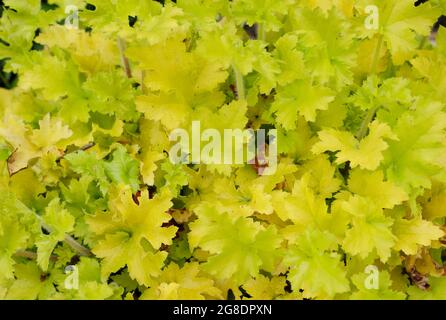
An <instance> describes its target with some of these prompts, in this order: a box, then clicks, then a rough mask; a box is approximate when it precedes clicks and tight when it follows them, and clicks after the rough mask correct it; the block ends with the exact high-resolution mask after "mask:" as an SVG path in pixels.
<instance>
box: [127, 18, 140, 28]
mask: <svg viewBox="0 0 446 320" xmlns="http://www.w3.org/2000/svg"><path fill="white" fill-rule="evenodd" d="M137 21H138V17H137V16H134V17H132V16H129V26H130V27H132V28H133V26H134V25H135V23H136V22H137Z"/></svg>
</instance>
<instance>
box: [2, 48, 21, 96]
mask: <svg viewBox="0 0 446 320" xmlns="http://www.w3.org/2000/svg"><path fill="white" fill-rule="evenodd" d="M0 41H1V40H0ZM2 42H4V41H2ZM6 60H7V59H3V60H0V88H5V89H12V88H14V87H15V86H16V84H17V80H18V75H17V74H16V73H14V72H5V71H4V70H3V69H4V66H5V63H6Z"/></svg>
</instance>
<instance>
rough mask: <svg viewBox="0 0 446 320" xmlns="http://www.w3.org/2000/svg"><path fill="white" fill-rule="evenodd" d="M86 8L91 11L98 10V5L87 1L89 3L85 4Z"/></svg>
mask: <svg viewBox="0 0 446 320" xmlns="http://www.w3.org/2000/svg"><path fill="white" fill-rule="evenodd" d="M85 9H87V10H89V11H95V10H96V6H95V5H93V4H91V3H87V5H86V6H85Z"/></svg>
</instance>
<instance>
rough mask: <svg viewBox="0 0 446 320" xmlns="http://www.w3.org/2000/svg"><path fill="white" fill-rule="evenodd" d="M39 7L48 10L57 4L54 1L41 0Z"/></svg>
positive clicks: (54, 7)
mask: <svg viewBox="0 0 446 320" xmlns="http://www.w3.org/2000/svg"><path fill="white" fill-rule="evenodd" d="M40 7H41V8H42V10H43V11H50V10H54V9H56V8H57V7H58V5H57V4H55V3H48V0H41V1H40Z"/></svg>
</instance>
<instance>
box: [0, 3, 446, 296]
mask: <svg viewBox="0 0 446 320" xmlns="http://www.w3.org/2000/svg"><path fill="white" fill-rule="evenodd" d="M3 2H4V4H3V8H2V16H1V20H0V39H1V41H0V59H2V62H1V66H3V72H2V77H1V78H2V79H1V82H2V83H3V87H4V88H3V89H0V117H1V123H0V161H1V162H0V169H1V175H0V298H5V299H228V298H230V299H232V298H235V299H240V298H242V299H249V298H251V299H302V298H314V299H424V298H430V299H446V278H445V277H443V274H444V273H445V268H444V266H443V258H444V256H443V252H444V244H446V241H445V238H443V237H444V231H443V230H444V229H445V228H444V223H445V221H444V220H445V217H446V107H445V103H446V96H445V94H444V93H445V92H446V82H445V77H444V75H445V74H446V31H445V30H444V28H440V29H439V31H438V34H437V35H436V39H435V40H434V39H433V38H432V37H431V27H432V26H433V25H434V23H435V22H436V21H437V19H438V17H439V16H441V15H442V14H444V13H446V1H444V0H431V1H427V2H426V1H421V2H424V3H419V4H417V6H415V5H414V3H413V1H410V0H357V1H353V0H311V1H310V0H308V1H307V0H305V1H303V0H281V1H277V0H233V1H228V0H178V1H176V3H173V2H170V1H165V3H163V4H161V3H159V2H155V1H148V0H89V1H84V0H49V1H46V2H42V3H41V1H40V0H4V1H3ZM69 5H74V6H76V7H77V8H79V13H78V18H79V28H77V29H76V28H69V27H68V26H67V25H65V21H66V19H67V16H69V15H70V14H72V12H69V13H66V8H67V6H69ZM370 5H374V6H376V7H374V8H376V9H377V12H378V13H379V19H378V21H377V22H378V25H377V28H375V27H373V25H372V27H370V25H368V24H367V23H369V22H370V21H369V20H370V14H371V12H370V11H369V10H368V9H367V7H368V6H370ZM71 19H72V20H73V21H74V20H76V17H75V16H74V17H73V16H72V17H71ZM192 121H201V123H202V126H203V127H205V128H216V129H217V130H220V131H223V130H224V129H230V128H233V129H237V128H238V129H245V128H253V129H259V128H267V129H271V128H275V129H277V131H278V136H277V141H278V151H279V159H278V168H277V171H276V172H275V173H274V174H273V175H260V174H259V167H258V166H256V165H251V164H246V165H224V164H221V165H218V164H216V165H205V164H195V165H186V164H172V163H171V162H170V161H169V158H168V152H169V149H170V147H171V146H172V143H173V142H171V141H169V139H168V135H169V133H170V132H171V131H172V130H173V129H176V128H185V129H189V128H190V125H191V122H192ZM67 266H71V267H70V268H71V269H69V270H77V272H78V275H79V286H78V287H77V288H70V287H67V286H66V285H65V282H66V279H67V276H68V275H69V273H67V270H68V269H66V267H67ZM373 266H375V267H376V269H377V270H378V272H379V273H378V281H375V283H376V284H377V286H374V287H370V286H369V285H368V284H369V282H370V281H369V280H370V279H368V277H370V276H373V274H371V273H370V272H368V271H367V270H371V269H370V267H373Z"/></svg>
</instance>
